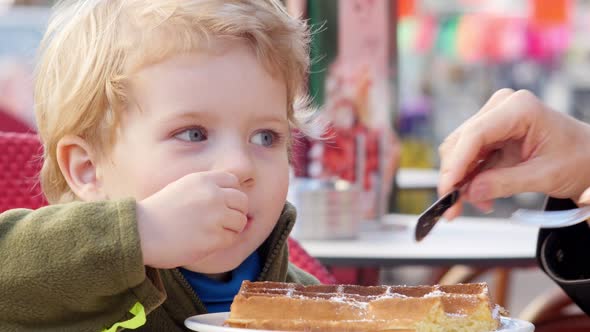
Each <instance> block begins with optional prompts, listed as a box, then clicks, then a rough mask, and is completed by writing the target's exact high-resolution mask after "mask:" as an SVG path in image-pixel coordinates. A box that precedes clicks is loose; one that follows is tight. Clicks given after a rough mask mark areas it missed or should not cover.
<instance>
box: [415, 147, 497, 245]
mask: <svg viewBox="0 0 590 332" xmlns="http://www.w3.org/2000/svg"><path fill="white" fill-rule="evenodd" d="M498 156H499V151H493V152H491V153H490V154H489V155H488V157H487V158H485V159H482V160H479V161H478V162H477V164H476V166H475V167H474V168H473V169H472V170H471V171H470V172H469V173H468V174H467V176H466V177H465V178H464V179H463V180H461V181H460V182H459V183H458V184H456V185H455V188H454V189H453V190H452V191H451V192H449V193H447V194H445V195H443V196H442V197H441V198H439V199H438V200H437V201H436V202H434V204H432V205H431V206H430V207H429V208H428V209H426V210H425V211H424V212H422V214H421V215H420V216H419V217H418V223H417V224H416V231H415V234H414V236H415V238H416V242H420V241H422V240H423V239H424V238H425V237H426V236H427V235H428V233H430V231H431V230H432V229H433V228H434V226H435V225H436V224H437V223H438V221H439V220H440V218H441V217H442V215H443V214H444V213H445V212H446V211H447V210H448V209H449V208H450V207H451V206H453V205H455V203H457V201H459V198H460V197H461V189H462V188H463V187H464V186H465V185H466V184H467V183H469V182H471V180H472V179H473V178H474V177H475V175H477V174H478V173H480V172H481V171H482V170H483V169H484V168H485V167H487V166H488V165H490V164H491V163H492V161H495V160H496V157H498Z"/></svg>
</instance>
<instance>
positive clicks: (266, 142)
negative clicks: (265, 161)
mask: <svg viewBox="0 0 590 332" xmlns="http://www.w3.org/2000/svg"><path fill="white" fill-rule="evenodd" d="M277 139H278V134H277V133H275V132H274V131H272V130H261V131H259V132H257V133H256V134H254V136H252V139H251V142H252V143H254V144H258V145H262V146H267V147H268V146H272V145H273V144H275V143H276V141H277Z"/></svg>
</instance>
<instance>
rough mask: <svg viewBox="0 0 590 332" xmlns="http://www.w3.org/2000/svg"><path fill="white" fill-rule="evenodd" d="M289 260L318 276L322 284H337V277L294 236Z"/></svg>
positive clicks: (290, 246)
mask: <svg viewBox="0 0 590 332" xmlns="http://www.w3.org/2000/svg"><path fill="white" fill-rule="evenodd" d="M289 261H290V262H291V263H293V264H294V265H296V266H297V267H299V268H300V269H302V270H303V271H306V272H307V273H309V274H311V275H313V276H314V277H316V278H318V280H319V281H320V282H321V283H322V284H336V278H334V276H333V275H332V274H331V273H330V272H329V271H328V270H327V269H326V268H325V267H324V266H323V265H322V264H321V263H320V262H319V261H318V260H317V259H315V258H313V257H312V256H310V255H309V254H308V253H307V251H305V249H303V247H302V246H301V245H300V244H299V243H298V242H297V241H296V240H294V239H293V238H289Z"/></svg>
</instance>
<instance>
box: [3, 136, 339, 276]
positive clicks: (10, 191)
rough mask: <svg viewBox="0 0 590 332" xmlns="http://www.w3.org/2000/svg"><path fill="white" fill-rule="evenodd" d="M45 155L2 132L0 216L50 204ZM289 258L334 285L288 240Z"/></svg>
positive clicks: (32, 142)
mask: <svg viewBox="0 0 590 332" xmlns="http://www.w3.org/2000/svg"><path fill="white" fill-rule="evenodd" d="M42 152H43V147H42V145H41V143H40V142H39V138H38V137H37V135H35V134H23V133H7V132H2V131H0V213H2V212H4V211H6V210H9V209H14V208H28V209H37V208H39V207H42V206H45V205H46V204H47V201H46V200H45V197H44V196H43V193H42V191H41V186H40V185H39V181H38V175H39V171H40V170H41V166H42V156H43V153H42ZM289 256H290V257H289V260H290V261H291V262H292V263H293V264H295V265H296V266H298V267H299V268H301V269H303V270H304V271H307V272H308V273H311V274H312V275H314V276H315V277H316V278H318V280H319V281H320V282H322V283H325V284H333V283H335V279H334V277H333V276H332V275H331V274H330V272H328V270H326V268H325V267H324V266H322V264H321V263H320V262H319V261H318V260H317V259H315V258H313V257H311V256H310V255H309V254H308V253H307V252H306V251H305V250H304V249H303V248H302V247H301V246H300V245H299V243H297V241H295V240H294V239H292V238H289Z"/></svg>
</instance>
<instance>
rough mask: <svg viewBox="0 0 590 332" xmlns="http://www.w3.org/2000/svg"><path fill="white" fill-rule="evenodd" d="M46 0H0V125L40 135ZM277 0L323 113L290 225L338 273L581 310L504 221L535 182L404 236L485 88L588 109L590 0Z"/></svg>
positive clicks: (532, 306)
mask: <svg viewBox="0 0 590 332" xmlns="http://www.w3.org/2000/svg"><path fill="white" fill-rule="evenodd" d="M52 2H53V1H46V0H28V1H25V0H22V1H18V0H14V1H12V0H0V131H5V132H6V131H19V132H35V123H34V118H33V115H32V113H33V99H32V77H33V71H34V66H35V56H36V49H37V47H38V44H39V41H40V39H41V37H42V34H43V31H44V28H45V25H46V22H47V20H48V17H49V13H50V5H51V4H52ZM284 2H285V5H286V6H287V8H288V10H289V12H290V13H291V14H292V15H294V16H299V17H302V18H303V19H306V20H308V22H309V24H310V26H311V29H312V31H313V40H312V50H311V57H312V60H313V66H312V70H311V72H310V76H309V91H310V93H311V96H312V98H313V102H314V104H315V105H316V106H318V107H320V110H321V114H322V118H323V119H325V120H326V122H327V123H328V124H329V126H328V131H327V133H325V134H324V139H322V140H312V139H307V138H299V139H298V140H297V141H296V142H295V143H294V144H295V145H294V149H293V150H294V163H293V179H292V184H291V187H290V191H289V199H290V200H291V201H292V202H293V203H294V204H295V205H296V206H297V208H298V215H299V217H298V224H297V226H296V228H295V231H294V233H293V238H294V239H296V240H297V241H298V242H299V243H300V244H301V246H302V248H304V249H305V250H307V252H308V253H309V254H310V255H311V256H313V257H315V258H317V260H318V261H319V262H320V263H321V264H322V265H323V266H325V267H327V269H328V272H329V274H330V276H331V277H332V278H333V279H331V280H333V281H336V282H340V283H358V284H424V283H447V282H451V283H452V282H469V281H487V282H488V283H490V287H491V288H492V290H493V295H494V297H495V299H496V300H497V301H498V302H500V303H502V304H503V305H504V306H505V307H507V308H508V310H510V311H511V313H512V316H515V317H519V316H520V317H523V318H526V319H529V320H533V321H535V322H537V321H539V319H541V318H539V317H549V316H547V312H551V315H550V316H551V317H553V316H555V317H557V316H558V314H559V315H575V314H576V313H577V308H575V307H573V308H572V307H571V306H570V305H569V302H568V301H567V300H565V299H564V297H563V296H562V294H561V293H560V291H559V290H558V289H557V287H556V286H554V285H553V284H552V282H551V281H549V279H548V278H546V277H545V276H544V275H543V274H542V273H541V272H540V271H539V270H538V268H537V267H536V262H535V258H534V257H535V246H536V232H537V230H536V229H529V228H522V227H519V226H516V225H513V224H510V222H509V220H508V218H509V216H510V214H511V213H512V212H513V211H515V210H516V209H517V208H522V207H525V208H533V209H540V208H542V206H543V200H544V197H543V196H542V195H540V194H535V193H526V194H522V195H517V196H515V197H512V198H507V199H503V200H500V201H499V202H497V204H496V206H495V210H494V212H493V213H491V214H488V215H483V214H482V213H480V212H479V211H477V210H475V209H473V208H467V209H466V211H465V213H464V217H463V218H462V219H460V220H458V221H456V222H453V223H441V224H440V225H438V226H437V228H436V229H435V230H434V231H433V233H432V235H430V236H429V237H428V238H427V239H425V240H424V241H423V242H420V243H416V242H415V241H414V240H413V237H412V236H413V227H414V225H415V222H416V220H417V215H418V214H420V213H421V212H422V211H423V210H424V209H426V208H427V207H428V206H429V205H430V204H432V202H433V201H434V200H435V199H436V197H437V195H436V185H437V181H438V171H437V167H438V166H439V164H438V162H439V161H438V156H437V147H438V145H439V144H440V143H441V142H442V140H443V139H444V138H445V137H446V136H447V135H448V134H449V133H450V132H451V131H452V130H453V129H454V128H456V127H457V126H458V125H460V124H461V123H462V122H463V121H465V120H466V119H467V118H469V117H470V116H472V115H473V114H475V112H477V111H478V109H479V108H480V107H481V106H482V105H483V103H484V102H485V101H486V100H487V99H488V98H489V97H490V96H491V94H492V93H493V92H494V91H496V90H498V89H500V88H512V89H515V90H516V89H528V90H530V91H532V92H534V93H535V94H537V95H538V96H540V98H542V99H543V100H544V101H545V102H546V103H548V104H549V105H550V106H552V107H553V108H554V109H556V110H558V111H560V112H565V113H568V114H571V115H573V116H575V117H577V118H579V119H582V120H584V121H589V120H590V1H589V0H284ZM543 310H545V311H543ZM556 319H557V318H556ZM538 326H540V325H538ZM586 327H587V328H588V329H589V330H590V325H586ZM539 330H542V329H539Z"/></svg>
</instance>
